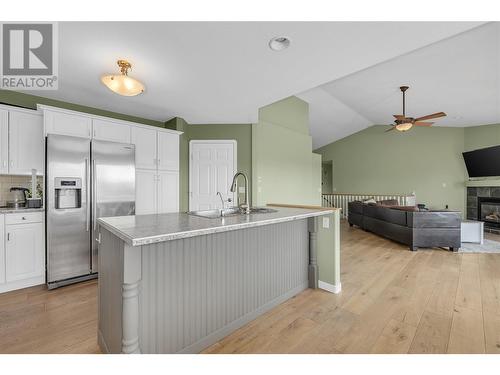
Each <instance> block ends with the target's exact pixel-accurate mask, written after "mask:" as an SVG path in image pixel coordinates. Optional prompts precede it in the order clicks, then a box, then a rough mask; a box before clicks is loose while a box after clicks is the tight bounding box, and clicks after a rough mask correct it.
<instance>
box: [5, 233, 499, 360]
mask: <svg viewBox="0 0 500 375" xmlns="http://www.w3.org/2000/svg"><path fill="white" fill-rule="evenodd" d="M341 236H342V238H341V242H342V268H341V269H342V277H341V278H342V292H341V293H340V294H337V295H334V294H330V293H328V292H325V291H321V290H306V291H304V292H302V293H301V294H299V295H297V296H296V297H294V298H292V299H290V300H288V301H287V302H285V303H283V304H281V305H279V306H278V307H276V308H274V309H273V310H271V311H269V312H267V313H266V314H264V315H263V316H261V317H259V318H257V319H256V320H254V321H252V322H250V323H249V324H247V325H245V326H244V327H242V328H240V329H239V330H237V331H235V332H234V333H232V334H231V335H229V336H227V337H226V338H224V339H222V340H221V341H220V342H218V343H216V344H214V345H212V346H211V347H209V348H208V349H206V350H205V353H500V254H456V253H452V252H449V251H445V250H439V249H433V250H429V249H423V250H419V251H417V252H411V251H409V250H408V248H407V247H405V246H402V245H399V244H397V243H394V242H391V241H387V240H385V239H383V238H380V237H378V236H376V235H373V234H370V233H367V232H364V231H362V230H360V229H356V228H349V227H348V226H347V225H346V224H345V223H342V230H341ZM96 293H97V284H96V282H95V281H90V282H86V283H82V284H77V285H72V286H68V287H64V288H61V289H57V290H54V291H47V290H45V289H44V288H42V287H35V288H28V289H24V290H21V291H15V292H10V293H5V294H2V295H0V353H98V352H99V348H98V346H97V339H96V330H97V297H96Z"/></svg>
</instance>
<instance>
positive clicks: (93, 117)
mask: <svg viewBox="0 0 500 375" xmlns="http://www.w3.org/2000/svg"><path fill="white" fill-rule="evenodd" d="M36 107H37V110H38V111H52V112H60V113H66V114H69V115H75V116H83V117H88V118H90V119H91V120H102V121H110V122H115V123H118V124H123V125H129V126H138V127H141V128H148V129H155V130H158V131H162V132H165V133H172V134H179V135H180V134H182V133H183V132H181V131H178V130H172V129H167V128H160V127H159V126H154V125H148V124H142V123H139V122H133V121H127V120H120V119H117V118H114V117H106V116H99V115H94V114H92V113H87V112H79V111H73V110H71V109H65V108H60V107H52V106H49V105H45V104H37V105H36ZM14 108H15V107H14ZM89 108H91V107H89ZM94 109H97V110H100V111H108V112H112V111H109V110H107V109H102V108H94ZM115 113H117V112H115ZM119 114H121V115H124V116H132V117H133V115H125V114H123V113H119ZM170 120H171V119H170ZM170 120H168V121H170ZM159 122H162V121H159Z"/></svg>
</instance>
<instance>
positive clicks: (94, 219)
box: [92, 159, 97, 230]
mask: <svg viewBox="0 0 500 375" xmlns="http://www.w3.org/2000/svg"><path fill="white" fill-rule="evenodd" d="M92 203H93V207H92V211H93V213H92V214H93V217H92V225H93V228H94V230H96V227H97V175H96V161H95V159H94V160H92Z"/></svg>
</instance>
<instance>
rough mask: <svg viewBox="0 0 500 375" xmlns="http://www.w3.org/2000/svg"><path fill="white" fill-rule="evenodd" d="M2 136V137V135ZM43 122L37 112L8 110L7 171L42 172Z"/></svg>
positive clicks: (22, 172) (14, 172) (18, 172)
mask: <svg viewBox="0 0 500 375" xmlns="http://www.w3.org/2000/svg"><path fill="white" fill-rule="evenodd" d="M2 138H3V137H2ZM43 160H44V155H43V123H42V116H41V115H40V114H39V113H27V112H18V111H10V112H9V173H10V174H31V170H32V169H36V170H37V173H38V174H43Z"/></svg>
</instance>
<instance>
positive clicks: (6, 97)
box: [0, 90, 165, 128]
mask: <svg viewBox="0 0 500 375" xmlns="http://www.w3.org/2000/svg"><path fill="white" fill-rule="evenodd" d="M0 103H2V104H9V105H15V106H19V107H24V108H30V109H36V105H37V104H45V105H50V106H53V107H59V108H64V109H69V110H72V111H78V112H84V113H90V114H93V115H96V116H105V117H111V118H115V119H119V120H124V121H131V122H137V123H140V124H146V125H151V126H158V127H160V128H163V127H165V123H164V122H161V121H155V120H149V119H145V118H142V117H136V116H129V115H124V114H122V113H116V112H111V111H106V110H103V109H99V108H92V107H86V106H83V105H79V104H73V103H68V102H63V101H60V100H54V99H48V98H44V97H41V96H35V95H29V94H24V93H21V92H16V91H9V90H0Z"/></svg>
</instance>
